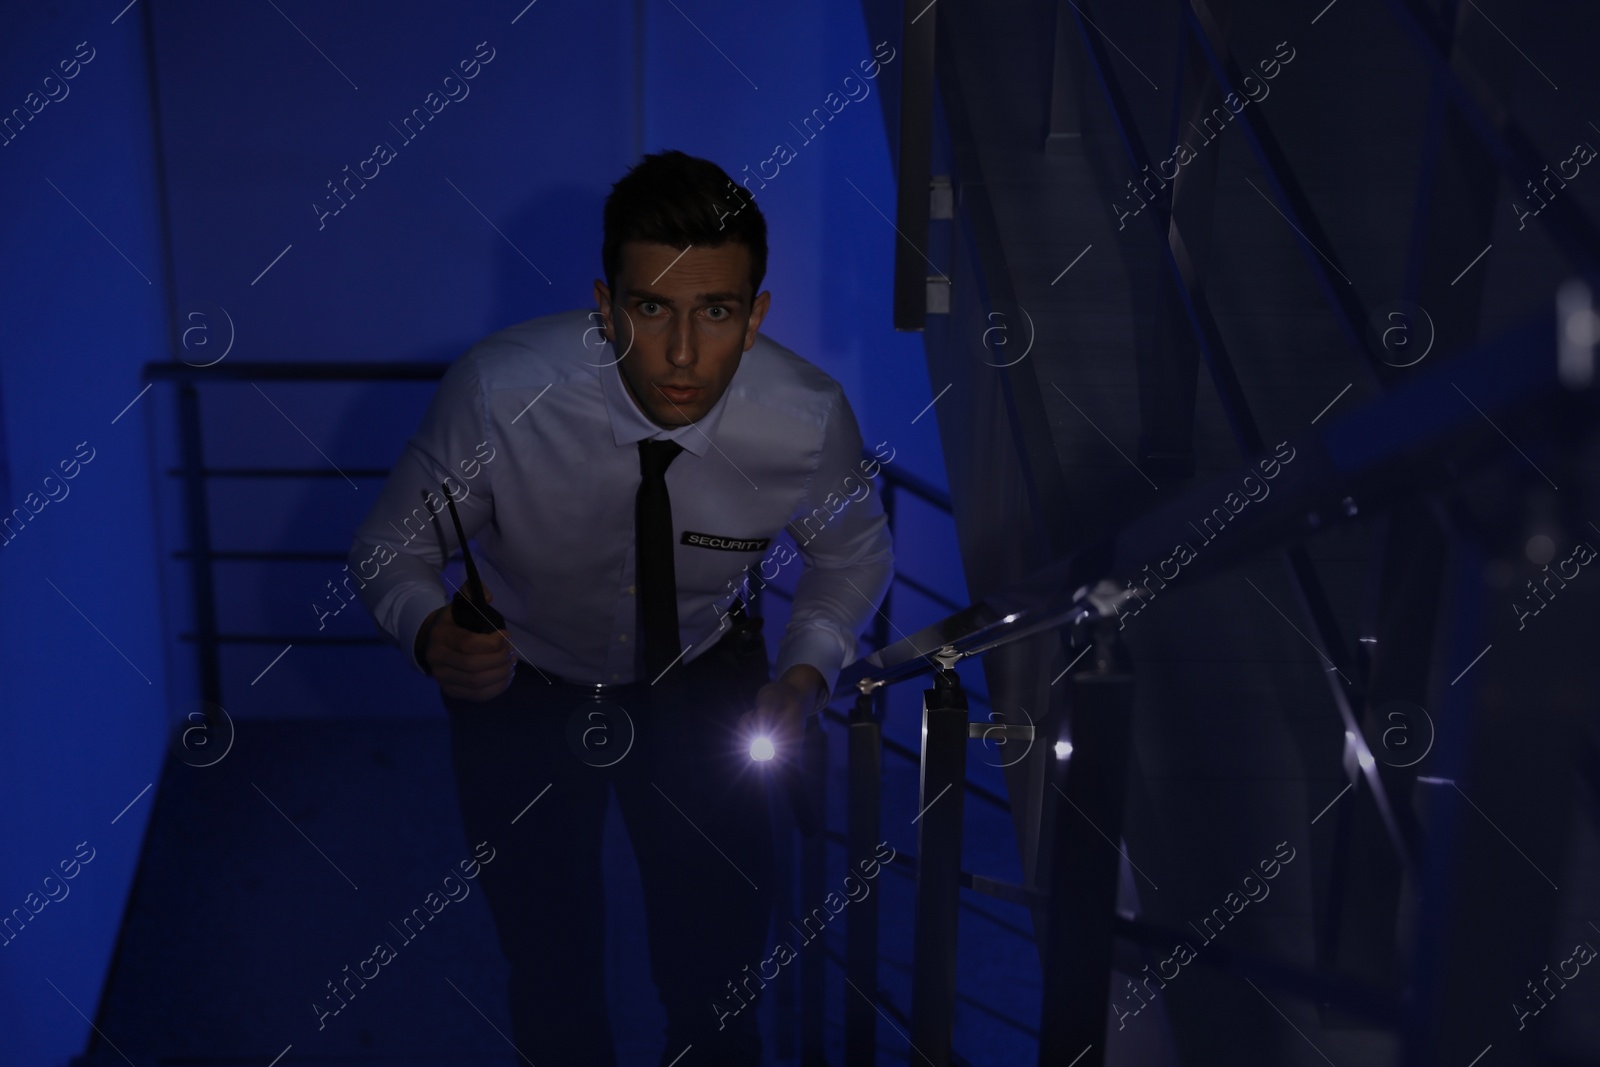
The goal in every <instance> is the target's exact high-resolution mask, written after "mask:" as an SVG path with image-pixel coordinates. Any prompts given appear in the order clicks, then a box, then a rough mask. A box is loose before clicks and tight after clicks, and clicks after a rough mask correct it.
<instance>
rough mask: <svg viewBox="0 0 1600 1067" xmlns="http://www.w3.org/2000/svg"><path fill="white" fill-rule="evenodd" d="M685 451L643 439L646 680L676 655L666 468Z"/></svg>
mask: <svg viewBox="0 0 1600 1067" xmlns="http://www.w3.org/2000/svg"><path fill="white" fill-rule="evenodd" d="M682 451H683V446H682V445H680V444H678V442H676V441H665V440H662V441H640V442H639V474H640V475H641V478H642V480H641V481H640V483H639V495H638V497H637V498H636V499H635V501H634V545H635V548H636V550H637V552H638V567H637V580H638V595H639V621H640V636H641V638H642V640H643V643H644V668H645V674H646V675H647V677H646V678H645V679H643V680H644V681H649V682H653V681H655V680H656V678H657V676H659V675H660V674H661V672H662V671H664V670H666V669H667V668H668V667H669V666H671V665H672V663H673V661H674V660H676V659H677V658H678V653H679V651H680V649H679V647H678V581H677V577H676V576H675V575H674V573H673V564H672V555H673V550H674V548H673V543H672V501H671V500H670V499H668V497H667V466H668V465H669V464H670V463H671V462H672V461H673V459H674V458H676V457H677V455H678V453H679V452H682Z"/></svg>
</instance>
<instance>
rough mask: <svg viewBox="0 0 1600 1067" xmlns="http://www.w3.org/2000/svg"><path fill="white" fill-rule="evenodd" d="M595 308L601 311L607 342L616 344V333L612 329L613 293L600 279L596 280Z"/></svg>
mask: <svg viewBox="0 0 1600 1067" xmlns="http://www.w3.org/2000/svg"><path fill="white" fill-rule="evenodd" d="M594 306H595V307H596V308H598V309H599V312H600V318H601V320H602V321H603V322H604V323H605V338H606V340H607V341H610V342H612V343H613V344H615V343H616V340H617V338H616V331H615V330H613V329H612V328H611V291H610V290H609V289H607V288H606V283H605V282H603V281H601V280H600V279H599V278H596V279H595V280H594Z"/></svg>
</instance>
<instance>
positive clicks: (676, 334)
mask: <svg viewBox="0 0 1600 1067" xmlns="http://www.w3.org/2000/svg"><path fill="white" fill-rule="evenodd" d="M697 358H698V353H697V352H696V351H695V344H694V325H693V317H692V315H683V316H680V317H678V318H677V319H676V320H674V322H673V324H672V336H671V337H670V339H669V340H668V342H667V362H669V363H671V364H672V365H673V366H674V367H692V366H694V364H695V361H696V359H697Z"/></svg>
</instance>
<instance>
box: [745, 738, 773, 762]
mask: <svg viewBox="0 0 1600 1067" xmlns="http://www.w3.org/2000/svg"><path fill="white" fill-rule="evenodd" d="M775 755H777V749H775V748H773V747H772V739H771V738H770V737H758V738H756V739H755V740H754V741H751V742H750V758H751V759H753V760H757V761H765V760H769V759H771V758H772V757H773V756H775Z"/></svg>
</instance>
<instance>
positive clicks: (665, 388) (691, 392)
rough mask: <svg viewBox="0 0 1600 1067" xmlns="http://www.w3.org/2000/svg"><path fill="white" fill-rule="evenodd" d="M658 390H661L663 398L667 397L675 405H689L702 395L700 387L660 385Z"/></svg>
mask: <svg viewBox="0 0 1600 1067" xmlns="http://www.w3.org/2000/svg"><path fill="white" fill-rule="evenodd" d="M656 388H657V389H660V390H661V395H662V396H664V397H666V398H667V399H668V400H670V401H672V402H673V403H674V404H687V403H688V402H689V401H691V400H694V399H695V398H696V397H698V396H699V395H700V387H699V386H697V385H687V386H674V385H658V386H656Z"/></svg>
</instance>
